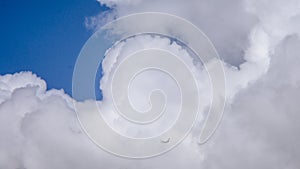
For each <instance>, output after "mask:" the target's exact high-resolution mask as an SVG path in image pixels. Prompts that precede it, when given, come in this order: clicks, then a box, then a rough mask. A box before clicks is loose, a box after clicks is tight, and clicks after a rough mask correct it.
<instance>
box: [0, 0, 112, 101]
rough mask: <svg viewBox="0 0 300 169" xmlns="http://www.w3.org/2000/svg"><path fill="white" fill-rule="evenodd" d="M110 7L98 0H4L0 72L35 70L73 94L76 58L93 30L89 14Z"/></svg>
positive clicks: (50, 83)
mask: <svg viewBox="0 0 300 169" xmlns="http://www.w3.org/2000/svg"><path fill="white" fill-rule="evenodd" d="M106 10H108V8H107V7H105V6H101V5H100V4H99V3H97V2H96V1H94V0H88V1H81V0H74V1H69V0H62V1H57V2H55V1H50V0H49V1H48V0H47V1H38V0H31V1H18V2H17V1H9V0H1V2H0V17H1V21H2V22H3V24H1V33H0V36H1V40H0V44H1V50H0V56H1V57H0V74H1V75H4V74H8V73H15V72H20V71H33V72H35V73H36V74H37V75H38V76H41V77H43V78H44V79H45V80H46V81H47V87H48V88H49V89H52V88H56V89H63V90H65V91H66V92H67V93H68V94H69V95H71V90H72V73H73V68H74V64H75V62H76V58H77V56H78V54H79V52H80V49H81V47H82V46H83V45H84V43H85V41H86V40H87V39H88V38H89V37H90V36H91V35H92V33H93V31H92V30H88V29H87V28H86V27H85V24H84V23H85V18H86V17H88V16H94V15H97V14H99V13H101V12H103V11H106Z"/></svg>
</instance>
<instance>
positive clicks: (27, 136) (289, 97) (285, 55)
mask: <svg viewBox="0 0 300 169" xmlns="http://www.w3.org/2000/svg"><path fill="white" fill-rule="evenodd" d="M99 2H100V3H101V4H106V5H107V6H109V7H111V8H112V10H111V11H109V12H108V13H106V14H105V15H103V14H102V15H101V17H97V16H96V17H93V18H90V19H88V20H87V22H86V24H87V25H88V26H89V27H90V28H95V29H97V28H99V27H100V26H101V25H103V23H104V22H107V21H108V20H110V19H113V18H115V17H119V16H123V15H127V14H130V13H135V12H145V11H158V12H167V13H171V14H174V15H178V16H181V17H184V18H186V19H188V20H190V21H191V22H193V23H195V24H196V25H197V26H198V27H199V28H201V29H202V30H203V31H204V32H205V33H206V34H207V35H208V37H209V38H210V39H211V40H212V42H213V44H214V45H215V46H216V48H217V50H218V52H219V54H220V57H221V59H222V61H223V63H224V65H225V73H226V78H227V84H226V85H227V86H226V87H227V88H226V89H227V96H226V97H227V99H228V104H227V106H226V108H225V115H224V118H223V120H222V123H221V125H220V127H219V129H218V130H217V132H216V133H215V135H214V136H213V137H212V139H211V140H209V142H207V143H206V144H204V145H198V144H197V137H198V135H199V129H200V127H201V122H202V117H201V116H200V117H199V119H198V125H196V126H195V128H194V130H193V132H192V133H191V135H189V137H188V138H187V139H186V140H185V141H184V142H183V143H182V144H180V145H179V146H178V147H176V148H175V149H174V150H172V151H171V152H170V153H167V154H165V155H162V156H158V157H155V158H151V159H145V160H129V159H123V158H119V157H115V156H113V155H111V154H109V153H106V152H104V151H103V150H101V149H99V148H98V147H97V146H96V145H95V144H94V143H92V142H91V141H90V140H89V139H88V138H87V136H86V135H85V134H84V132H83V130H82V129H81V127H80V125H79V122H78V120H77V118H76V113H75V110H74V107H73V102H74V101H75V100H73V99H72V98H71V97H69V96H68V95H66V94H65V93H64V92H63V91H62V90H56V89H52V90H48V91H47V90H46V82H45V81H43V80H42V79H41V78H39V77H37V76H36V75H34V74H32V73H30V72H21V73H16V74H13V75H3V76H0V125H1V127H0V135H1V138H0V168H1V169H2V168H3V169H20V168H26V169H41V168H45V169H47V168H61V169H64V168H74V169H77V168H78V169H80V168H147V169H148V168H201V167H203V168H216V169H217V168H245V166H247V168H288V169H296V168H299V166H300V163H299V160H298V159H299V154H300V149H299V142H300V137H299V129H300V126H299V123H297V119H299V118H300V114H299V110H300V106H299V104H298V100H300V92H299V91H300V90H299V89H300V76H299V75H298V72H299V71H300V70H299V66H298V65H299V64H300V58H299V53H300V50H299V49H300V39H299V33H300V32H299V30H300V29H299V28H300V14H299V11H300V3H299V1H297V0H294V1H293V0H291V1H280V0H276V1H267V0H263V1H255V0H254V1H238V0H230V1H227V2H220V1H207V0H200V1H196V0H191V1H189V2H184V1H180V0H178V1H177V0H175V1H174V0H173V1H159V0H153V1H146V0H144V1H143V0H126V1H118V0H99ZM103 18H104V19H105V20H104V21H103ZM91 19H92V20H91ZM124 29H125V30H126V29H130V28H124ZM146 48H160V49H164V50H168V51H170V52H172V53H174V54H176V55H179V56H180V57H181V58H182V59H183V61H184V62H185V63H186V64H187V65H189V67H190V68H191V70H192V72H193V73H194V74H195V76H196V80H197V82H198V83H199V90H200V91H201V92H202V95H201V96H203V97H202V98H203V103H202V111H204V110H205V108H206V107H207V106H208V104H209V102H210V99H211V97H210V95H211V94H210V90H207V88H209V80H208V77H207V74H206V71H205V69H204V68H203V66H202V64H201V62H199V61H195V60H194V59H195V58H194V56H193V55H192V54H191V53H189V52H188V51H187V49H186V48H185V47H184V46H181V44H179V43H176V42H175V41H172V40H170V39H168V38H166V37H160V36H150V35H141V36H136V37H132V38H129V39H127V40H126V41H123V42H121V43H119V44H118V45H117V46H115V47H113V48H111V49H109V50H108V51H107V53H106V57H105V59H104V60H103V62H102V68H103V78H102V79H101V86H100V88H101V90H102V91H103V95H104V99H103V101H88V102H98V103H99V104H100V105H101V108H102V109H103V110H105V111H104V116H105V117H106V120H107V121H108V123H111V126H114V127H115V129H117V130H118V131H119V132H121V133H122V132H123V133H124V134H127V135H131V136H140V135H142V136H145V135H147V134H148V135H151V134H153V133H151V132H153V130H150V129H147V128H146V129H145V128H137V126H135V125H131V124H129V123H127V122H126V121H125V120H122V119H121V118H119V117H118V116H116V115H114V114H113V108H112V106H111V105H110V103H111V102H112V98H111V97H110V93H109V92H110V90H109V86H110V83H111V78H112V74H113V72H114V70H115V69H116V66H117V65H118V64H120V62H121V61H122V60H123V59H124V58H126V57H127V56H128V55H129V54H131V53H132V52H134V51H136V50H142V49H146ZM157 81H159V82H162V81H163V82H164V83H159V84H157V83H154V82H157ZM172 85H173V84H172V83H171V82H170V79H168V78H167V77H166V76H165V75H162V74H157V72H148V74H147V76H144V77H142V76H141V77H140V78H139V79H137V80H136V81H135V83H134V87H135V88H134V90H132V91H131V92H132V93H131V94H132V96H133V97H132V101H133V102H134V105H135V106H137V107H136V108H137V109H141V110H144V109H146V108H147V107H148V106H149V105H147V97H144V96H145V94H147V93H149V90H151V89H152V88H156V87H160V88H163V89H164V90H165V91H166V93H167V94H169V96H171V98H177V96H178V95H177V94H178V93H176V90H174V86H172ZM145 86H146V88H145ZM168 101H169V104H168V105H169V108H170V109H169V114H168V115H166V117H165V121H162V123H160V124H157V125H154V126H152V127H151V128H154V129H155V130H154V131H157V129H162V128H164V127H166V126H168V125H171V124H168V123H167V122H168V120H169V121H170V119H172V118H173V117H174V114H171V113H170V112H172V110H173V109H176V108H177V107H176V105H177V101H178V100H176V99H173V100H172V99H170V100H168ZM75 102H76V101H75ZM140 130H142V131H147V132H145V133H141V132H139V131H140Z"/></svg>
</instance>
